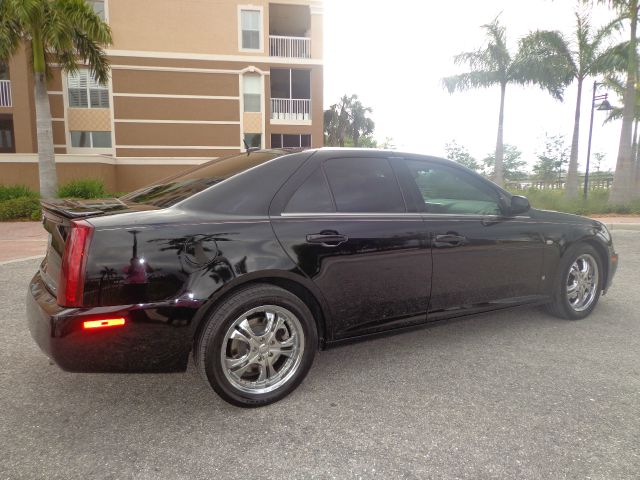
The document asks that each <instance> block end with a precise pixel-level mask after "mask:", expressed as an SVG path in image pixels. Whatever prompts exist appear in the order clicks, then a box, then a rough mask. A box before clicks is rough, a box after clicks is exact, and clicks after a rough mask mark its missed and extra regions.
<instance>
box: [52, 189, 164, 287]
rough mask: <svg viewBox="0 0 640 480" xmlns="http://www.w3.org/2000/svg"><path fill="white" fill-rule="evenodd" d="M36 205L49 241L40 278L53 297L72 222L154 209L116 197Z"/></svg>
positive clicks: (56, 201) (153, 208)
mask: <svg viewBox="0 0 640 480" xmlns="http://www.w3.org/2000/svg"><path fill="white" fill-rule="evenodd" d="M40 204H41V205H42V224H43V226H44V229H45V230H46V231H47V232H49V242H48V245H47V251H46V255H45V258H44V261H43V262H42V264H41V265H40V275H41V276H42V279H43V281H44V283H45V284H46V286H47V288H48V289H49V291H50V292H51V293H52V294H53V295H54V296H55V295H56V294H57V289H58V281H59V279H60V269H61V267H62V257H63V255H64V248H65V243H66V240H67V237H68V235H69V232H70V230H71V222H72V221H74V220H86V219H91V218H92V217H98V216H105V215H115V214H119V213H128V212H137V211H142V210H156V209H157V208H158V207H154V206H151V205H144V204H139V203H133V202H123V201H122V200H119V199H117V198H107V199H91V200H82V199H80V200H65V199H48V200H41V201H40Z"/></svg>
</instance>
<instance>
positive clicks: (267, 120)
mask: <svg viewBox="0 0 640 480" xmlns="http://www.w3.org/2000/svg"><path fill="white" fill-rule="evenodd" d="M89 3H91V4H92V5H93V7H94V9H95V11H96V12H98V13H99V14H100V15H102V16H104V18H105V20H106V21H107V22H108V23H109V25H110V26H111V29H112V31H113V40H114V42H113V45H111V46H110V47H109V48H108V50H107V54H108V56H109V59H110V61H111V66H112V72H111V80H110V82H109V84H108V85H100V84H98V83H96V82H95V81H94V79H93V78H92V77H91V75H90V74H89V72H88V70H86V69H82V70H80V72H78V73H77V74H74V75H67V74H65V73H63V72H61V71H60V70H59V69H55V68H54V71H53V75H52V78H51V80H50V81H49V86H48V91H49V103H50V105H51V114H52V117H53V137H54V144H55V152H56V162H57V164H58V175H59V180H60V182H61V183H63V182H65V181H68V180H69V179H72V178H86V177H101V178H103V179H104V180H105V182H106V184H107V187H108V188H109V189H110V190H112V191H128V190H131V189H133V188H137V187H139V186H141V185H144V184H147V183H149V182H151V181H154V180H156V179H158V178H161V177H163V176H166V175H171V174H173V173H176V172H178V171H180V170H182V169H184V168H186V167H188V166H189V165H195V164H199V163H202V162H204V161H207V160H209V159H212V158H217V157H221V156H225V155H229V154H233V153H238V152H240V151H242V150H244V146H243V145H244V142H246V143H247V144H248V145H250V146H258V147H263V148H271V147H308V146H312V147H319V146H322V142H323V126H322V121H323V111H322V75H323V71H322V2H321V1H317V0H277V1H276V2H269V1H267V0H135V1H131V0H102V1H100V0H93V1H89ZM28 65H29V64H28V62H27V61H26V57H25V56H24V52H23V53H21V54H19V55H17V56H15V57H14V58H13V59H11V61H10V62H9V63H8V64H0V183H4V184H11V183H22V184H25V183H26V184H29V185H30V186H33V187H36V186H37V156H36V155H35V153H36V152H37V142H36V134H35V110H34V101H33V81H32V75H31V73H30V70H29V66H28Z"/></svg>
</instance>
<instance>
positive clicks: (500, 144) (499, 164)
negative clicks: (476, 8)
mask: <svg viewBox="0 0 640 480" xmlns="http://www.w3.org/2000/svg"><path fill="white" fill-rule="evenodd" d="M482 28H483V29H484V30H485V31H486V43H485V45H484V46H483V47H482V48H480V49H479V50H475V51H472V52H465V53H461V54H459V55H456V56H455V57H454V62H455V63H456V65H462V64H467V65H469V68H470V71H469V72H467V73H461V74H458V75H453V76H450V77H445V78H444V79H443V84H444V86H445V88H446V89H447V90H448V91H449V93H453V92H455V91H459V90H469V89H472V88H487V87H493V86H499V87H500V112H499V114H498V135H497V139H496V150H495V153H494V154H493V157H492V158H494V163H495V167H492V172H493V173H492V178H493V180H494V181H495V182H496V183H497V184H498V185H502V184H503V181H504V179H505V178H506V175H505V167H503V162H504V159H505V148H506V147H505V145H504V140H503V130H504V100H505V93H506V89H507V85H509V84H514V83H515V84H520V85H525V84H537V85H539V86H540V87H541V88H543V89H546V90H548V91H549V92H550V93H551V94H552V95H553V96H554V97H555V98H557V99H562V91H563V88H564V85H563V84H564V82H563V81H562V79H559V78H558V75H557V72H555V71H554V70H552V69H551V70H540V71H538V70H536V69H530V68H523V67H525V66H526V65H527V62H526V58H525V54H526V51H525V50H522V49H519V50H518V51H517V52H516V53H515V54H514V55H512V54H511V52H509V49H508V48H507V36H506V31H505V28H504V26H503V25H501V24H500V22H499V21H498V17H496V18H495V19H494V20H493V21H492V22H491V23H488V24H486V25H483V26H482Z"/></svg>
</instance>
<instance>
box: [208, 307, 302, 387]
mask: <svg viewBox="0 0 640 480" xmlns="http://www.w3.org/2000/svg"><path fill="white" fill-rule="evenodd" d="M303 353H304V331H303V329H302V324H301V323H300V320H298V318H297V317H296V316H295V315H294V314H293V313H291V312H290V311H289V310H287V309H286V308H283V307H278V306H276V305H263V306H260V307H256V308H252V309H251V310H249V311H248V312H245V313H243V314H242V315H240V317H238V318H237V319H236V320H235V321H234V322H233V323H232V324H231V326H230V327H229V329H228V330H227V333H226V335H225V337H224V340H223V342H222V348H221V352H220V354H221V356H222V369H223V371H224V375H225V377H226V378H227V380H229V382H230V383H231V385H233V387H234V388H237V389H238V390H241V391H243V392H246V393H267V392H271V391H273V390H276V389H277V388H279V387H280V386H282V385H283V384H285V383H286V382H287V381H288V380H289V379H290V378H291V377H293V375H294V374H295V373H296V371H297V370H298V367H299V366H300V362H301V360H302V356H303Z"/></svg>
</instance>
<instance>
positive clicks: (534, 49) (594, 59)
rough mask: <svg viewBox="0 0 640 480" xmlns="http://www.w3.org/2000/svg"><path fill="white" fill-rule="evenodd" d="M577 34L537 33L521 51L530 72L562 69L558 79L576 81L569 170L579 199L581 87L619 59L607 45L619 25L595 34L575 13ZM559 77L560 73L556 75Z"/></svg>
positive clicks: (570, 190)
mask: <svg viewBox="0 0 640 480" xmlns="http://www.w3.org/2000/svg"><path fill="white" fill-rule="evenodd" d="M575 15H576V30H575V33H574V36H575V38H574V39H571V40H570V39H567V38H566V37H565V36H564V35H562V33H560V32H557V31H548V30H542V31H541V30H538V31H536V32H532V33H530V34H529V35H528V36H527V37H525V38H524V39H523V40H522V48H523V49H525V50H526V51H527V54H526V58H527V62H529V66H528V68H530V69H532V70H533V69H538V70H539V71H540V72H543V74H544V75H549V74H551V72H548V71H547V70H550V69H561V70H563V72H561V73H560V74H559V75H560V76H561V77H564V78H565V79H566V80H567V83H568V82H570V81H576V82H577V86H578V93H577V95H576V110H575V115H574V121H573V137H572V140H571V154H570V155H569V169H568V171H567V191H566V194H567V196H568V197H576V196H578V181H579V179H578V144H579V139H580V107H581V105H582V87H583V83H584V80H585V79H586V78H587V77H593V76H596V75H599V74H602V73H606V72H609V71H611V69H612V66H613V63H614V62H615V60H616V59H617V58H619V57H617V56H616V55H614V54H612V51H611V50H610V49H607V48H606V46H605V45H604V44H605V41H606V39H607V38H608V37H609V35H610V34H611V32H612V30H613V29H614V28H615V27H616V26H618V25H619V21H618V20H616V21H614V22H611V23H609V24H608V25H606V26H605V27H603V28H601V29H599V30H598V31H596V32H595V33H592V29H591V25H590V24H589V18H588V17H587V16H586V15H580V14H579V13H576V14H575ZM556 74H558V72H556Z"/></svg>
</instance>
